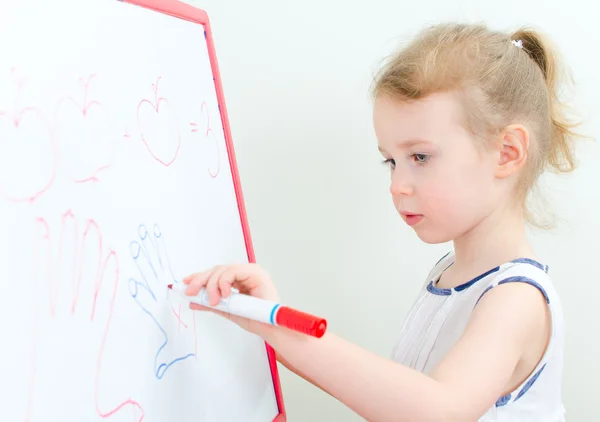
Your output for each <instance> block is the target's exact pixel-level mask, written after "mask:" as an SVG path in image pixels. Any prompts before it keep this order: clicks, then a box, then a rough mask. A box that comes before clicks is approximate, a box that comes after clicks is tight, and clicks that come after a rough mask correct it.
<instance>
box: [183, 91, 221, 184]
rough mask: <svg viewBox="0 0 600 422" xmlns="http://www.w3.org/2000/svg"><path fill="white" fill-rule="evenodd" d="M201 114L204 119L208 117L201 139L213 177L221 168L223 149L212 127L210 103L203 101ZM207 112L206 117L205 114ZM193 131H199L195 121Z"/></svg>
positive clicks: (208, 169)
mask: <svg viewBox="0 0 600 422" xmlns="http://www.w3.org/2000/svg"><path fill="white" fill-rule="evenodd" d="M200 114H201V115H202V117H203V119H206V120H205V121H206V130H204V131H203V135H204V136H203V138H202V139H201V140H200V142H201V143H202V151H204V152H203V159H204V161H205V162H206V163H208V164H207V167H208V168H207V171H208V174H209V176H210V177H212V178H213V179H214V178H215V177H217V176H218V175H219V171H220V170H221V151H220V150H219V142H218V140H217V137H216V136H215V133H214V132H213V130H212V128H211V127H210V114H209V111H208V105H207V104H206V101H203V102H202V105H201V106H200ZM205 114H206V117H204V115H205ZM190 127H191V132H192V133H198V124H197V123H195V122H191V123H190Z"/></svg>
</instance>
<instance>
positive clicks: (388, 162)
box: [382, 158, 396, 169]
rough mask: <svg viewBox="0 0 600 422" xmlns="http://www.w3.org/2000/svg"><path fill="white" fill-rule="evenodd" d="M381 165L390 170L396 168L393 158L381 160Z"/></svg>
mask: <svg viewBox="0 0 600 422" xmlns="http://www.w3.org/2000/svg"><path fill="white" fill-rule="evenodd" d="M382 164H383V165H384V166H388V167H390V168H392V169H393V168H394V167H396V161H395V160H394V159H393V158H388V159H386V160H383V161H382Z"/></svg>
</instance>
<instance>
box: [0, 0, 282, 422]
mask: <svg viewBox="0 0 600 422" xmlns="http://www.w3.org/2000/svg"><path fill="white" fill-rule="evenodd" d="M1 4H2V5H1V6H0V39H1V40H3V41H2V54H0V233H2V238H3V242H1V248H2V249H1V250H0V277H1V278H0V313H1V318H0V325H1V327H0V330H1V331H0V332H2V333H3V341H2V344H3V347H2V351H1V352H0V357H1V359H0V373H1V374H2V376H1V377H0V401H1V404H2V418H1V419H2V420H7V421H24V420H28V421H62V422H75V421H83V420H85V421H93V420H108V421H111V422H112V421H129V422H131V421H140V420H142V418H143V420H144V421H195V422H199V421H244V422H247V421H261V422H263V421H272V420H273V418H274V417H275V416H276V415H277V413H278V408H277V403H276V397H275V391H274V387H273V380H272V375H271V371H270V367H269V361H268V357H267V350H266V347H265V343H264V342H263V341H262V340H261V339H260V338H258V337H257V336H254V335H252V334H249V333H247V332H245V331H243V330H242V329H241V328H239V327H238V326H236V325H235V324H232V323H230V322H229V321H226V320H224V319H222V318H219V317H217V316H215V315H213V314H209V313H205V312H196V313H193V312H191V311H190V310H189V309H187V308H186V306H185V305H184V306H180V305H179V304H177V303H176V302H172V301H169V299H168V298H167V292H166V287H165V286H166V285H167V284H168V283H170V282H179V281H180V280H181V278H182V277H183V276H184V275H187V274H189V273H191V272H194V271H198V270H201V269H204V268H207V267H210V266H213V265H216V264H224V263H233V262H248V256H247V251H246V247H245V243H244V236H243V231H242V226H241V221H240V215H239V211H238V205H237V201H236V195H235V191H234V186H233V180H232V173H231V169H230V167H229V161H228V157H227V150H226V144H225V140H224V133H223V128H222V124H221V121H220V116H219V109H218V102H217V96H216V92H215V86H214V84H213V78H212V73H211V69H210V62H209V58H208V51H207V46H206V42H205V38H204V34H203V31H204V28H203V26H202V25H199V24H196V23H192V22H188V21H184V20H181V19H178V18H174V17H170V16H167V15H164V14H160V13H157V12H153V11H150V10H147V9H143V8H141V7H138V6H133V5H129V4H124V3H121V2H117V1H85V2H77V1H72V0H59V1H53V2H47V1H45V0H44V1H33V0H25V1H19V2H12V3H10V4H9V3H8V2H2V3H1ZM6 40H10V42H6Z"/></svg>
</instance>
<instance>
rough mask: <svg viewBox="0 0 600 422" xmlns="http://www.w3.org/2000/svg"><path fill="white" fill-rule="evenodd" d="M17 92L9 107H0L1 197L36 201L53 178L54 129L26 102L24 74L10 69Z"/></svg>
mask: <svg viewBox="0 0 600 422" xmlns="http://www.w3.org/2000/svg"><path fill="white" fill-rule="evenodd" d="M11 78H12V80H13V83H14V84H15V96H14V99H13V104H12V108H11V109H10V110H0V197H2V198H4V199H6V200H8V201H11V202H27V201H29V202H33V201H35V200H36V199H37V198H39V197H40V196H41V195H43V194H44V193H45V192H46V191H47V190H48V189H49V188H50V186H51V185H52V183H53V182H54V178H55V175H56V162H57V152H56V144H55V138H54V132H53V131H52V128H51V126H50V124H49V123H48V121H47V119H46V118H45V117H44V115H43V114H42V112H41V111H40V110H38V109H36V108H35V107H28V106H23V105H22V104H21V103H20V101H21V95H22V90H23V87H24V84H25V80H24V78H23V77H22V76H21V75H20V74H19V73H18V71H17V68H16V67H13V68H12V69H11Z"/></svg>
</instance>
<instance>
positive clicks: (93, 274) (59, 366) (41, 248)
mask: <svg viewBox="0 0 600 422" xmlns="http://www.w3.org/2000/svg"><path fill="white" fill-rule="evenodd" d="M36 228H37V235H36V239H37V242H36V243H37V244H36V249H35V250H36V253H35V260H34V264H35V274H36V276H35V294H36V299H37V301H36V306H35V312H36V325H35V329H34V338H33V348H34V353H33V355H32V356H33V362H32V365H31V373H30V379H29V382H30V388H29V398H28V406H27V414H26V418H25V420H26V422H29V421H32V422H33V421H38V420H54V419H62V420H87V421H91V420H102V419H107V418H110V417H111V416H113V415H115V414H117V413H120V412H121V411H126V408H129V410H127V412H133V411H134V413H135V414H136V419H135V420H136V421H142V420H143V416H144V412H143V410H142V407H141V406H140V405H139V403H138V402H136V401H134V400H132V399H130V398H127V397H121V398H119V399H118V400H117V399H116V397H114V396H115V394H114V392H113V391H110V390H109V389H106V388H105V389H101V385H102V381H103V378H102V370H103V364H104V362H103V355H104V351H105V347H106V343H107V340H108V337H109V333H110V326H111V319H112V317H113V310H114V304H115V299H116V295H117V286H118V283H119V261H118V259H117V256H116V254H115V252H114V251H112V250H108V249H106V247H105V246H104V245H103V243H102V234H101V232H100V228H99V227H98V225H97V224H96V222H95V221H94V220H87V221H86V222H85V224H84V225H80V222H79V221H78V219H77V218H76V217H75V215H74V214H73V213H72V212H71V211H67V212H66V213H64V214H63V215H62V219H61V221H60V226H59V228H58V230H54V229H56V227H54V228H53V227H51V225H50V224H49V222H48V221H46V220H45V219H44V218H38V219H37V220H36ZM57 384H60V386H61V387H60V388H57ZM65 388H70V390H69V391H65ZM107 390H108V391H107Z"/></svg>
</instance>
